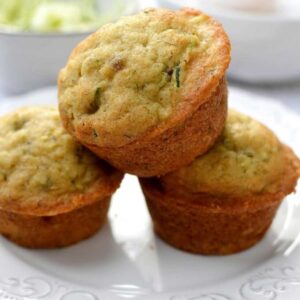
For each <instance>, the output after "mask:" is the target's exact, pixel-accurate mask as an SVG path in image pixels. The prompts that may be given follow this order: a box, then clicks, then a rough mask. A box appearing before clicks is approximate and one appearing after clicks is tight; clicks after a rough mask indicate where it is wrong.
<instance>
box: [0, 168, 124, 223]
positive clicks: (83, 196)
mask: <svg viewBox="0 0 300 300" xmlns="http://www.w3.org/2000/svg"><path fill="white" fill-rule="evenodd" d="M106 171H107V178H106V180H105V181H103V180H102V179H99V180H98V181H96V182H94V183H93V184H92V185H91V186H90V187H89V188H87V189H86V190H84V191H83V192H74V193H68V194H67V193H66V194H63V195H61V196H58V197H57V198H56V199H52V200H53V201H49V200H51V199H49V198H48V195H42V194H41V195H40V196H38V195H37V196H36V199H35V200H36V201H31V202H26V203H24V202H22V199H11V200H12V201H5V202H2V203H1V206H0V209H1V210H3V211H7V212H11V213H16V214H18V213H19V214H24V215H28V216H36V217H37V216H41V217H44V216H55V215H59V214H62V213H68V212H71V211H72V210H76V209H78V208H80V207H83V206H86V205H89V204H93V203H95V202H98V201H99V200H101V199H103V198H107V197H110V196H111V195H112V194H113V193H114V192H115V190H116V189H117V188H118V187H119V185H120V183H121V181H122V179H123V173H121V172H119V171H117V170H115V169H114V168H112V167H110V166H109V165H107V170H106Z"/></svg>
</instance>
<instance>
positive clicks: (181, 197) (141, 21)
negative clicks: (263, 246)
mask: <svg viewBox="0 0 300 300" xmlns="http://www.w3.org/2000/svg"><path fill="white" fill-rule="evenodd" d="M229 62H230V44H229V40H228V37H227V35H226V34H225V32H224V31H223V28H222V27H221V25H220V24H218V23H217V22H216V21H214V20H213V19H212V18H210V17H208V16H206V15H204V14H203V13H201V12H199V11H195V10H192V9H183V10H180V11H176V12H174V11H170V10H166V9H148V10H145V11H143V12H141V13H139V14H137V15H134V16H129V17H124V18H121V19H120V20H119V21H117V22H116V23H113V24H107V25H105V26H103V27H101V28H100V29H99V30H98V31H97V32H95V33H94V34H92V35H91V36H89V37H88V38H87V39H86V40H84V41H83V42H81V43H80V44H79V45H78V46H77V47H76V48H75V49H74V50H73V52H72V53H71V55H70V58H69V60H68V62H67V65H66V67H65V68H64V69H63V70H62V71H61V72H60V74H59V80H58V87H59V111H60V116H61V120H62V123H63V126H64V127H65V129H66V130H67V132H69V133H70V134H71V135H72V136H73V138H74V139H75V140H76V142H75V141H74V140H73V139H72V138H71V137H70V136H69V135H68V134H67V133H66V132H64V131H63V129H62V128H60V125H59V124H57V122H58V118H57V116H56V115H55V113H56V112H54V111H53V112H52V113H51V114H50V111H51V110H42V109H37V108H35V109H32V110H29V111H26V110H25V111H20V112H17V113H15V114H13V115H11V116H9V117H7V118H6V119H5V118H4V119H3V120H2V123H1V122H0V131H1V126H2V128H4V129H3V132H7V128H10V130H9V131H8V136H4V138H3V141H2V142H1V140H0V147H2V148H3V147H4V148H5V149H6V148H7V149H6V150H7V151H9V150H10V149H12V148H13V147H14V146H19V145H22V147H21V148H18V149H20V150H18V151H23V152H24V155H27V156H26V159H25V158H24V159H23V160H22V159H20V157H21V156H22V155H21V154H20V153H14V152H16V151H13V152H12V153H13V154H12V159H11V160H12V163H11V164H9V165H8V166H4V167H3V170H4V175H3V177H4V179H3V180H2V182H1V181H0V209H1V210H0V213H2V214H3V216H4V217H3V220H4V221H2V223H1V221H0V232H2V233H3V234H5V235H6V236H8V237H9V238H10V239H12V240H14V241H16V242H18V243H19V244H21V245H25V246H32V247H52V246H64V245H68V244H71V243H74V242H76V241H79V240H80V239H83V238H85V237H87V236H89V235H91V234H92V233H94V232H95V231H96V230H97V229H98V228H100V227H101V225H102V223H103V221H104V219H105V216H106V212H107V209H108V203H109V199H110V196H111V194H112V193H113V192H114V191H115V189H116V188H117V186H118V185H119V183H120V181H121V179H122V173H121V172H119V171H117V169H118V170H120V171H122V172H127V173H131V174H135V175H137V176H139V177H141V178H140V182H141V185H142V188H143V191H144V194H145V198H146V200H147V204H148V207H149V210H150V213H151V216H152V218H153V223H154V229H155V231H156V232H157V233H158V235H159V236H161V237H162V238H163V239H164V240H165V241H166V242H168V243H169V244H171V245H173V246H175V247H177V248H180V249H183V250H186V251H191V252H195V253H204V254H213V253H215V254H228V253H233V252H237V251H240V250H242V249H245V248H248V247H250V246H251V245H253V244H255V243H256V242H257V241H258V240H259V239H261V238H262V236H263V235H264V233H265V232H266V230H267V229H268V227H269V226H270V224H271V222H272V219H273V217H274V214H275V212H276V209H277V208H278V206H279V204H280V203H281V201H282V199H283V198H284V197H285V195H287V194H289V193H291V192H292V191H293V190H294V188H295V185H296V181H297V179H298V177H299V160H298V159H297V157H296V156H295V155H294V154H293V152H292V150H291V149H289V148H288V147H287V146H285V145H283V144H281V143H280V141H279V140H278V139H277V138H276V136H275V135H274V134H273V133H272V132H271V131H270V130H268V129H267V128H265V127H264V126H263V125H261V124H260V123H258V122H256V121H254V120H253V119H251V118H249V117H247V116H244V115H242V114H240V113H238V112H235V111H229V114H228V116H227V83H226V79H225V72H226V69H227V68H228V65H229ZM18 114H20V115H22V118H24V120H25V121H24V122H23V121H21V123H20V124H21V125H20V128H19V125H16V126H17V128H19V129H17V130H14V129H11V128H15V127H14V126H15V125H12V124H14V122H15V121H14V119H15V118H16V115H18ZM48 114H50V115H48ZM52 114H53V115H52ZM54 115H55V116H54ZM22 118H21V120H23V119H22ZM53 118H55V122H53V120H52V119H53ZM226 119H227V120H226ZM28 120H30V121H28ZM51 120H52V121H51ZM18 122H19V121H18ZM18 122H17V123H16V124H19V123H18ZM3 123H4V124H3ZM6 123H9V125H7V124H6ZM31 123H32V124H31ZM37 123H41V124H44V123H45V128H44V129H42V131H43V132H44V131H46V132H48V134H47V135H46V137H45V140H44V138H43V139H42V137H43V136H44V135H42V136H41V132H39V130H38V129H37V128H38V126H37ZM49 123H51V124H49ZM30 124H31V125H30ZM46 125H47V126H46ZM5 126H8V127H5ZM43 127H44V125H43ZM24 128H27V129H26V130H28V131H29V132H30V134H29V133H24V130H25V129H24ZM49 130H50V131H49ZM55 130H59V134H58V135H53V136H52V134H53V133H52V132H53V131H55ZM10 131H12V132H11V133H10ZM33 133H34V136H32V135H33ZM19 135H21V137H22V138H20V137H19ZM53 137H54V139H52V138H53ZM32 141H33V143H32ZM44 141H45V142H44ZM7 143H9V145H7ZM69 143H70V144H71V145H72V146H67V145H69ZM31 144H32V145H31ZM81 144H82V145H84V146H85V147H86V148H88V149H90V150H91V151H92V152H94V154H96V156H98V157H99V158H101V159H103V160H105V161H107V162H108V163H110V164H111V165H112V166H113V167H110V166H108V165H107V164H106V163H104V162H103V161H101V160H98V159H97V158H96V157H95V156H94V155H93V154H91V153H90V152H89V151H88V150H86V149H85V148H83V147H82V146H80V145H81ZM28 145H30V146H28ZM78 147H79V148H80V149H81V150H80V151H84V153H85V154H84V155H83V154H82V153H80V154H79V155H78V154H76V153H77V149H78ZM16 149H17V148H16ZM58 149H60V150H58ZM36 155H38V156H37V157H36ZM47 155H48V158H45V156H47ZM83 157H84V158H83ZM35 159H36V160H35ZM40 160H41V161H42V163H41V164H39V163H38V161H40ZM31 161H32V163H31ZM0 164H1V156H0ZM52 164H53V165H52ZM32 167H33V168H34V170H31V168H32ZM114 168H116V169H114ZM54 170H56V171H54ZM35 172H36V173H35ZM15 174H17V175H18V176H15ZM61 174H63V176H61ZM24 178H30V180H29V181H28V182H27V181H26V180H25V179H24ZM70 182H71V184H70ZM25 183H26V185H27V184H28V186H27V187H25ZM15 185H16V187H15ZM27 188H28V192H24V191H26V189H27ZM83 210H84V212H82V211H83ZM49 218H51V219H49ZM49 220H50V222H49ZM78 220H80V221H79V222H78ZM82 225H83V226H82ZM23 228H25V229H24V230H23ZM49 236H50V237H51V238H50V239H49V238H48V237H49ZM35 237H38V238H37V239H36V238H35Z"/></svg>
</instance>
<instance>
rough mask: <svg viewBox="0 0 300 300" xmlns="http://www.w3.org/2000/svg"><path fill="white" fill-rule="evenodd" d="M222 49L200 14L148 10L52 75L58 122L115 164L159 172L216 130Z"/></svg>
mask: <svg viewBox="0 0 300 300" xmlns="http://www.w3.org/2000/svg"><path fill="white" fill-rule="evenodd" d="M229 61H230V44H229V40H228V37H227V35H226V34H225V32H224V30H223V28H222V27H221V25H220V24H218V23H217V22H216V21H214V20H213V19H212V18H210V17H208V16H206V15H204V14H203V13H201V12H199V11H196V10H192V9H183V10H180V11H176V12H175V11H171V10H167V9H147V10H145V11H143V12H141V13H139V14H137V15H133V16H128V17H123V18H121V19H120V20H119V21H117V22H116V23H113V24H107V25H105V26H103V27H101V28H100V29H99V30H98V31H97V32H95V33H94V34H92V35H91V36H89V37H88V38H87V39H85V40H84V41H83V42H81V43H80V44H79V45H78V46H77V47H76V48H75V49H74V50H73V52H72V54H71V55H70V57H69V60H68V62H67V65H66V67H65V68H64V69H63V70H62V71H61V72H60V74H59V79H58V86H59V108H60V114H61V118H62V121H63V125H64V126H65V128H66V129H67V131H68V132H69V133H71V134H72V135H73V136H74V137H75V138H76V139H77V140H78V141H80V143H82V144H84V145H85V146H86V147H88V148H89V149H90V150H92V151H93V152H94V153H96V154H97V155H98V156H99V157H101V158H103V159H105V160H106V161H108V162H109V163H111V164H112V165H113V166H115V167H116V168H118V169H120V170H122V171H124V172H128V173H132V174H135V175H138V176H142V177H150V176H156V175H162V174H165V173H167V172H170V171H172V170H176V169H178V168H179V167H182V166H184V165H186V164H188V163H190V162H191V161H192V160H193V159H194V158H195V157H196V156H197V155H199V154H202V153H204V152H206V151H207V150H208V149H209V148H210V147H211V146H212V145H213V144H214V142H215V141H216V139H217V138H218V136H219V135H220V134H221V132H222V129H223V128H224V122H225V119H226V113H227V86H226V80H225V71H226V69H227V67H228V64H229Z"/></svg>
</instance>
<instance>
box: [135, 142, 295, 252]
mask: <svg viewBox="0 0 300 300" xmlns="http://www.w3.org/2000/svg"><path fill="white" fill-rule="evenodd" d="M284 149H285V150H284V151H285V158H286V164H285V166H286V167H285V170H284V172H283V174H282V176H281V177H280V178H279V179H278V182H277V184H276V185H274V189H273V190H272V191H268V192H265V193H264V192H263V193H260V194H252V195H245V196H236V195H223V196H222V195H215V194H214V191H211V193H195V194H191V193H189V192H188V191H186V190H180V191H179V193H178V192H177V191H175V192H171V189H168V191H166V190H165V189H164V187H163V185H162V184H161V182H160V180H159V179H158V178H152V179H146V178H144V179H140V183H141V186H142V188H143V192H144V194H145V198H146V200H147V205H148V207H149V210H150V213H151V216H152V219H153V222H154V227H155V230H156V232H157V233H158V235H160V236H161V237H162V238H163V239H164V240H165V241H166V242H168V243H170V244H171V245H173V246H175V247H177V248H180V249H183V250H186V251H190V252H194V253H203V254H230V253H235V252H238V251H241V250H243V249H247V248H249V247H250V246H252V245H254V244H255V243H257V242H258V241H259V240H260V239H261V238H262V237H263V236H264V233H265V232H266V230H267V229H268V228H269V226H270V224H271V223H272V220H273V217H274V215H275V213H276V210H277V208H278V206H279V205H280V203H281V201H282V200H283V199H284V197H285V196H286V195H288V194H290V193H291V192H293V191H294V189H295V186H296V183H297V180H298V178H299V166H300V163H299V159H298V158H297V157H296V156H295V154H294V153H293V151H292V150H291V149H290V148H289V147H287V146H284ZM176 188H177V186H174V187H173V189H174V190H176Z"/></svg>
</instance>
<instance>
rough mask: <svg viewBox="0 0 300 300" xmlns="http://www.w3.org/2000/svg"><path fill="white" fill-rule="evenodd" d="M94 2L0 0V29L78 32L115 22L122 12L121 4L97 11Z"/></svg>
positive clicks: (116, 2) (123, 4)
mask: <svg viewBox="0 0 300 300" xmlns="http://www.w3.org/2000/svg"><path fill="white" fill-rule="evenodd" d="M97 2H98V1H97V0H69V1H59V0H9V1H7V0H0V28H1V27H2V28H4V29H6V30H10V31H33V32H82V31H88V30H93V29H95V28H97V27H99V26H100V25H102V24H103V23H105V22H108V21H110V20H113V19H116V18H117V17H119V16H120V15H121V14H122V13H123V12H124V10H125V3H124V1H122V0H115V1H114V2H115V4H114V5H113V6H112V7H113V9H110V10H109V11H105V12H104V11H99V9H98V7H97Z"/></svg>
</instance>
